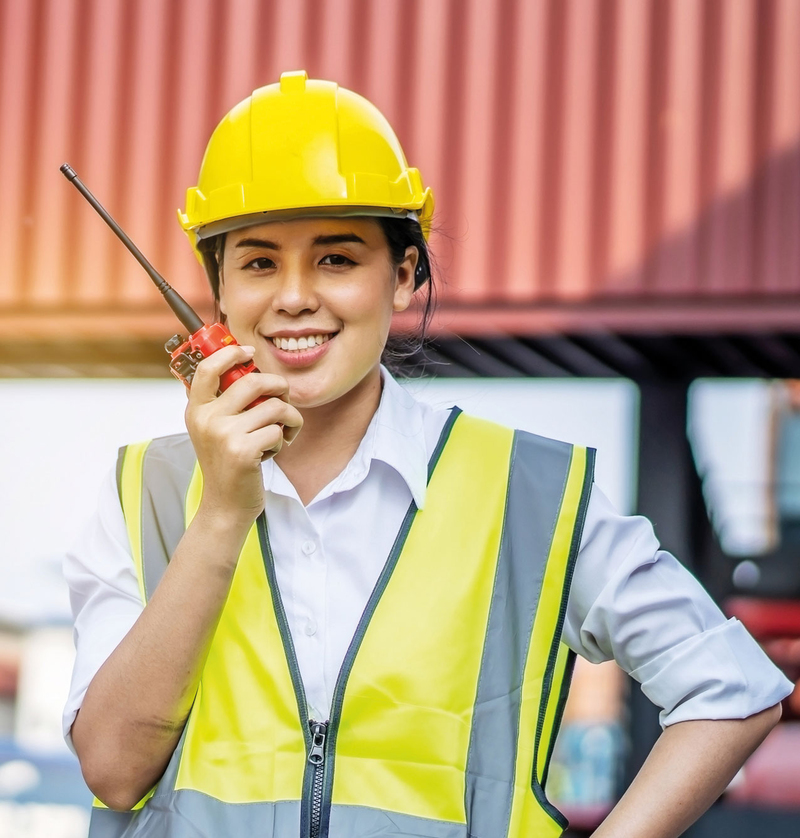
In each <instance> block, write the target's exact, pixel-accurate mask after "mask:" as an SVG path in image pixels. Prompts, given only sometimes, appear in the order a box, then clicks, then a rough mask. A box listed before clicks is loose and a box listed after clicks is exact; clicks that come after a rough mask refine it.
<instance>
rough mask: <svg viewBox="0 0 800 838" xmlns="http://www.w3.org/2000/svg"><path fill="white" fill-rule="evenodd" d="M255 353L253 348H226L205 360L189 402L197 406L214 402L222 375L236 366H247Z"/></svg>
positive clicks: (196, 375)
mask: <svg viewBox="0 0 800 838" xmlns="http://www.w3.org/2000/svg"><path fill="white" fill-rule="evenodd" d="M254 353H255V349H254V347H252V346H238V345H237V346H224V347H223V348H222V349H218V350H217V351H216V352H214V353H212V354H211V355H209V356H208V357H207V358H203V360H202V361H200V363H199V364H198V365H197V369H196V370H195V373H194V378H193V379H192V387H191V389H190V391H189V400H190V401H191V402H193V403H195V404H207V403H208V402H211V401H214V399H215V398H216V397H217V391H218V390H219V379H220V376H221V375H222V373H224V372H226V371H227V370H229V369H230V368H231V367H234V366H236V364H246V363H247V362H248V361H250V360H252V358H253V354H254ZM245 378H247V376H245ZM229 389H230V388H229Z"/></svg>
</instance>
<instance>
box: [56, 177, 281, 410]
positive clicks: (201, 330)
mask: <svg viewBox="0 0 800 838" xmlns="http://www.w3.org/2000/svg"><path fill="white" fill-rule="evenodd" d="M61 172H62V174H63V175H64V177H65V178H66V179H67V180H69V181H70V182H71V183H72V185H73V186H74V187H75V188H76V189H77V190H78V191H79V192H80V193H81V195H83V197H84V198H86V200H87V201H88V202H89V203H90V204H91V205H92V206H93V207H94V208H95V210H97V212H98V214H99V215H100V217H101V218H102V219H103V221H105V222H106V224H108V226H109V227H110V228H111V229H112V230H113V231H114V233H116V235H117V237H118V238H119V239H120V241H121V242H122V243H123V244H124V245H125V247H127V248H128V250H130V252H131V253H132V254H133V256H134V258H135V259H136V261H137V262H138V263H139V264H140V265H141V266H142V267H143V268H144V269H145V271H146V272H147V274H148V276H149V277H150V279H152V280H153V282H154V283H155V285H156V288H158V290H159V291H160V292H161V293H162V295H163V296H164V299H165V300H166V301H167V304H168V305H169V307H170V308H171V309H172V310H173V311H174V312H175V315H176V316H177V318H178V320H180V321H181V323H183V325H184V326H185V327H186V328H187V329H188V330H189V337H188V338H185V337H183V336H182V335H174V336H173V337H171V338H170V339H169V340H168V341H167V342H166V344H165V346H164V348H165V349H166V350H167V352H168V353H169V356H170V361H169V369H170V372H171V373H172V374H173V375H174V376H175V378H177V379H179V380H180V381H182V382H183V383H184V384H185V385H186V389H187V390H188V389H189V388H191V386H192V379H193V378H194V373H195V370H196V369H197V365H198V364H199V363H200V361H202V360H203V358H207V357H208V356H209V355H211V354H212V353H214V352H216V351H217V350H218V349H222V347H223V346H233V345H235V344H236V339H235V338H234V336H233V335H232V334H231V333H230V332H229V331H228V328H227V327H226V326H225V325H224V324H222V323H209V324H206V323H203V321H202V320H201V319H200V318H199V317H198V315H197V313H196V312H195V310H194V309H193V308H192V307H191V306H190V305H189V304H188V303H187V302H186V300H184V299H183V297H181V295H180V294H179V293H178V292H177V291H176V290H175V289H174V288H173V287H172V286H171V285H170V284H169V283H168V282H167V281H166V280H165V279H164V277H163V276H161V274H160V273H158V271H157V270H156V269H155V268H154V267H153V266H152V265H151V264H150V262H148V261H147V259H145V257H144V255H143V254H142V252H141V250H139V248H138V247H136V245H135V244H134V243H133V242H132V241H131V240H130V239H129V238H128V236H127V235H126V234H125V232H123V230H122V228H121V227H120V226H119V224H117V222H116V221H114V219H113V218H112V217H111V216H110V215H109V214H108V212H107V211H106V209H105V207H104V206H103V205H102V204H101V203H100V202H99V201H98V200H97V198H95V197H94V195H92V193H91V192H90V191H89V190H88V189H87V188H86V187H85V186H84V184H83V182H82V181H81V179H80V178H79V177H78V176H77V174H75V170H74V169H73V168H72V167H71V166H70V165H69V164H68V163H64V165H63V166H61ZM251 372H258V369H257V368H256V365H255V364H254V363H253V362H252V361H248V362H247V363H246V364H237V365H236V366H235V367H232V368H231V369H229V370H226V371H225V372H224V373H222V375H221V376H220V380H219V389H220V390H227V389H228V387H230V386H231V384H233V382H234V381H236V380H237V379H239V378H241V377H242V376H244V375H247V374H248V373H251ZM263 401H266V398H265V397H264V396H261V397H259V398H258V399H256V400H255V401H254V402H253V403H252V404H250V405H248V407H253V405H256V404H260V403H261V402H263Z"/></svg>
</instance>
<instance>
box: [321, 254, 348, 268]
mask: <svg viewBox="0 0 800 838" xmlns="http://www.w3.org/2000/svg"><path fill="white" fill-rule="evenodd" d="M319 263H320V265H330V266H331V267H334V268H340V267H344V266H345V265H355V264H356V263H355V262H354V261H353V260H352V259H348V258H347V257H346V256H342V254H341V253H329V254H328V255H327V256H323V257H322V259H320V260H319Z"/></svg>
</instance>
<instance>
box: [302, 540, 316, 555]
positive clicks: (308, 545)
mask: <svg viewBox="0 0 800 838" xmlns="http://www.w3.org/2000/svg"><path fill="white" fill-rule="evenodd" d="M300 549H301V550H302V551H303V552H304V553H305V554H306V555H307V556H310V555H311V554H312V553H313V552H314V551H315V550H316V549H317V545H316V544H314V542H313V541H304V542H303V546H302V547H301V548H300Z"/></svg>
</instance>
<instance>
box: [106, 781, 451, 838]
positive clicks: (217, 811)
mask: <svg viewBox="0 0 800 838" xmlns="http://www.w3.org/2000/svg"><path fill="white" fill-rule="evenodd" d="M344 834H347V833H344ZM386 834H387V835H391V834H392V833H386ZM412 834H415V833H412ZM419 834H420V835H425V836H427V835H428V834H430V835H432V836H433V835H435V836H436V838H439V833H433V832H432V833H426V832H421V833H419ZM299 835H300V801H299V800H280V801H278V802H277V803H223V802H222V801H220V800H215V799H214V798H213V797H209V796H208V795H206V794H202V793H200V792H199V791H191V790H189V789H181V790H180V791H177V792H174V793H172V794H169V795H164V796H163V797H159V798H155V797H154V798H152V799H151V800H149V801H148V803H147V805H146V806H145V807H144V808H143V809H141V810H139V811H138V812H133V813H131V812H112V811H110V810H109V809H95V810H94V811H93V812H92V825H91V827H90V829H89V838H239V836H248V838H249V836H257V838H299ZM446 838H450V836H449V835H447V836H446ZM459 838H460V836H459Z"/></svg>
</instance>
